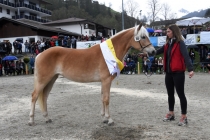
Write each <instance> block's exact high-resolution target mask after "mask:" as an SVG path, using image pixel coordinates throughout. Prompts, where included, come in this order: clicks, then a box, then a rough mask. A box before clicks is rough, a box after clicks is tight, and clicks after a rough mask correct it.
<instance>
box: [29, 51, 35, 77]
mask: <svg viewBox="0 0 210 140" xmlns="http://www.w3.org/2000/svg"><path fill="white" fill-rule="evenodd" d="M34 63H35V58H34V55H31V57H30V60H29V65H30V68H31V74H34Z"/></svg>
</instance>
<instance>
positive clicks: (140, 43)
mask: <svg viewBox="0 0 210 140" xmlns="http://www.w3.org/2000/svg"><path fill="white" fill-rule="evenodd" d="M140 41H141V40H139V41H138V42H139V45H140V46H141V48H142V50H141V52H143V50H144V49H145V48H146V47H148V46H149V45H152V43H150V44H148V45H146V46H144V47H143V46H142V45H141V42H140Z"/></svg>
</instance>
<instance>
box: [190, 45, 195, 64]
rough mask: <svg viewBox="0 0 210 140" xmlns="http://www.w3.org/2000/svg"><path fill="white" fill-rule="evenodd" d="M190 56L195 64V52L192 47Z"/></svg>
mask: <svg viewBox="0 0 210 140" xmlns="http://www.w3.org/2000/svg"><path fill="white" fill-rule="evenodd" d="M189 56H190V60H191V61H192V64H193V63H194V60H195V52H194V51H193V49H192V48H190V51H189Z"/></svg>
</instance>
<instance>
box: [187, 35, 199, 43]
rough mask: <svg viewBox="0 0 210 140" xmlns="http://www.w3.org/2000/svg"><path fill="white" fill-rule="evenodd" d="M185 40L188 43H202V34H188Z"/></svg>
mask: <svg viewBox="0 0 210 140" xmlns="http://www.w3.org/2000/svg"><path fill="white" fill-rule="evenodd" d="M184 42H185V44H186V45H194V44H200V34H188V35H187V38H186V39H185V40H184Z"/></svg>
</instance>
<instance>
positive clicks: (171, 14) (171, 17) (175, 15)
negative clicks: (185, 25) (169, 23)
mask: <svg viewBox="0 0 210 140" xmlns="http://www.w3.org/2000/svg"><path fill="white" fill-rule="evenodd" d="M169 17H170V18H169V19H177V14H176V13H169Z"/></svg>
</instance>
